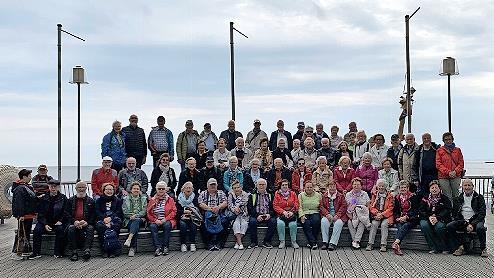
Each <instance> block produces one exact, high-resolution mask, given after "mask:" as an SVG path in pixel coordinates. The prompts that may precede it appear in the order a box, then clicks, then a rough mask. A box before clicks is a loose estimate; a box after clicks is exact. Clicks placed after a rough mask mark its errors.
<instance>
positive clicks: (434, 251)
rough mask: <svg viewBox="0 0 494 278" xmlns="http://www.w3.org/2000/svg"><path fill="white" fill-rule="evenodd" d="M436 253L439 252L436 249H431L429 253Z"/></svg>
mask: <svg viewBox="0 0 494 278" xmlns="http://www.w3.org/2000/svg"><path fill="white" fill-rule="evenodd" d="M436 253H437V251H436V250H431V251H429V254H436Z"/></svg>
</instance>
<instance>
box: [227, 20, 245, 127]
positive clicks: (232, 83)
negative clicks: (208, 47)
mask: <svg viewBox="0 0 494 278" xmlns="http://www.w3.org/2000/svg"><path fill="white" fill-rule="evenodd" d="M233 30H235V31H237V32H238V33H239V34H240V35H242V36H244V37H246V38H249V37H247V36H246V35H244V34H243V33H242V32H240V31H239V30H237V29H235V27H233V22H230V82H231V86H232V120H235V79H234V78H235V69H234V67H235V65H234V61H233Z"/></svg>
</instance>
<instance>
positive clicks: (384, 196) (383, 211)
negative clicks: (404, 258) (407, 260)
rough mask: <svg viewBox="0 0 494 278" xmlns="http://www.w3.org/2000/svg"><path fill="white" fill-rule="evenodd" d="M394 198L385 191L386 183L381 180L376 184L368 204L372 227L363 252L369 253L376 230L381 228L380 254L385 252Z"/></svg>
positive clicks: (391, 221)
mask: <svg viewBox="0 0 494 278" xmlns="http://www.w3.org/2000/svg"><path fill="white" fill-rule="evenodd" d="M393 206H394V197H393V194H391V192H389V191H387V190H386V182H385V181H384V180H382V179H379V180H377V182H376V192H375V193H373V194H372V198H371V201H370V203H369V212H370V216H371V219H372V226H371V229H370V232H369V243H368V244H367V248H365V250H367V251H371V250H372V248H373V245H374V240H375V238H376V234H377V229H378V228H379V226H381V249H380V251H381V252H386V251H387V249H386V244H387V242H388V227H389V225H393V221H394V219H393Z"/></svg>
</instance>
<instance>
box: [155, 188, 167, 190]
mask: <svg viewBox="0 0 494 278" xmlns="http://www.w3.org/2000/svg"><path fill="white" fill-rule="evenodd" d="M165 189H166V188H156V190H165Z"/></svg>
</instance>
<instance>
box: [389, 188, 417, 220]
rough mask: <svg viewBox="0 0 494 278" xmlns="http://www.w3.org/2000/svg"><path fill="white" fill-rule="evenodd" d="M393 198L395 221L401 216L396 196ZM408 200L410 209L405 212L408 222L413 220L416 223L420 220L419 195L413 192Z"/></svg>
mask: <svg viewBox="0 0 494 278" xmlns="http://www.w3.org/2000/svg"><path fill="white" fill-rule="evenodd" d="M394 200H395V203H394V207H393V216H394V219H395V222H396V218H398V217H400V216H401V206H400V201H399V199H398V196H396V197H395V198H394ZM408 201H409V202H410V209H409V210H408V212H407V216H408V222H414V223H415V224H418V222H419V220H420V214H419V207H420V196H419V195H417V194H413V195H412V196H411V197H410V199H409V200H408Z"/></svg>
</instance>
